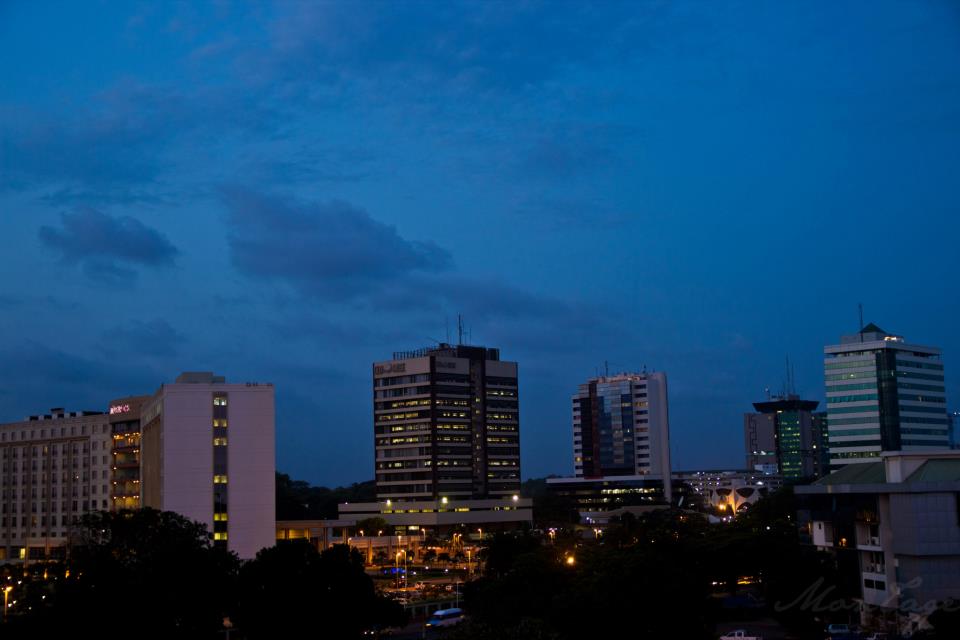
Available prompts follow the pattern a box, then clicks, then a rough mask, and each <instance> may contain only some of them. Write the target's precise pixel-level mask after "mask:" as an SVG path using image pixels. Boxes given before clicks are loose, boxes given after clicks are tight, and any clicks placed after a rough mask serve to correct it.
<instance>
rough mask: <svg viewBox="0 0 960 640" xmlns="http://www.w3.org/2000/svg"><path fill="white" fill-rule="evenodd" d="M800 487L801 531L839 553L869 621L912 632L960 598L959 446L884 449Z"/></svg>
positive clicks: (864, 621)
mask: <svg viewBox="0 0 960 640" xmlns="http://www.w3.org/2000/svg"><path fill="white" fill-rule="evenodd" d="M796 492H797V495H798V497H799V499H800V501H801V502H800V503H801V511H800V514H799V516H800V517H799V520H800V523H801V526H802V532H803V534H804V536H805V537H806V538H807V540H808V541H809V542H810V543H811V544H813V545H815V546H817V547H818V548H819V549H822V550H824V551H827V552H829V553H831V554H832V555H834V557H835V558H836V561H837V566H838V569H839V570H840V572H841V575H842V577H843V578H845V583H846V584H847V585H852V586H853V589H854V590H853V592H854V593H858V594H859V603H860V615H861V623H862V624H863V625H864V626H867V627H868V628H874V629H882V630H887V631H890V632H897V633H904V632H912V631H914V630H916V629H917V628H920V627H922V626H923V625H924V621H925V616H926V614H928V613H929V611H930V609H929V607H934V606H936V605H937V604H938V603H942V602H944V601H946V600H949V599H960V526H958V523H960V452H957V451H949V450H929V451H910V452H886V453H883V454H881V456H880V459H879V460H878V461H875V462H868V463H863V462H861V463H860V464H853V465H848V466H846V467H843V468H841V469H839V470H838V471H836V472H834V473H832V474H830V475H828V476H825V477H824V478H821V479H820V480H818V481H817V482H816V483H814V484H812V485H809V486H804V487H797V488H796Z"/></svg>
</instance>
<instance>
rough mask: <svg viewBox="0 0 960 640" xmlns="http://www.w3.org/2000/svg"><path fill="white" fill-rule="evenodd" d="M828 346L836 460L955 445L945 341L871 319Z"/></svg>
mask: <svg viewBox="0 0 960 640" xmlns="http://www.w3.org/2000/svg"><path fill="white" fill-rule="evenodd" d="M823 351H824V356H825V358H824V378H825V381H826V388H827V413H828V422H829V428H830V442H829V445H830V447H829V448H830V465H831V467H832V468H837V467H840V466H842V465H845V464H849V463H867V462H875V461H876V460H877V459H878V458H879V456H880V452H881V451H911V450H925V449H930V448H943V449H947V448H949V446H950V443H949V433H948V429H949V426H948V419H947V408H946V396H945V387H944V378H943V363H942V362H941V360H940V350H939V349H937V348H934V347H925V346H920V345H915V344H909V343H907V342H906V341H905V340H904V339H903V338H902V337H901V336H897V335H894V334H891V333H888V332H886V331H884V330H883V329H881V328H880V327H878V326H876V325H874V324H869V325H867V326H865V327H864V328H863V329H862V330H861V331H860V332H859V333H856V334H853V335H850V336H844V337H843V338H842V339H841V341H840V344H838V345H829V346H827V347H825V348H824V350H823Z"/></svg>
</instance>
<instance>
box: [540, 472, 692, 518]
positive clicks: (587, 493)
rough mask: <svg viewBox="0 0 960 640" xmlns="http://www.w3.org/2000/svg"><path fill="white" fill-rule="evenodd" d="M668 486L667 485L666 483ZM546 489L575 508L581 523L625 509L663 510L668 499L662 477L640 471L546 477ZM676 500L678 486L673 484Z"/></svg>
mask: <svg viewBox="0 0 960 640" xmlns="http://www.w3.org/2000/svg"><path fill="white" fill-rule="evenodd" d="M668 486H669V485H668ZM547 489H548V490H549V491H550V492H552V493H553V494H554V495H555V496H557V497H558V498H560V499H561V500H563V501H564V502H565V503H566V504H567V505H569V507H570V509H571V510H576V511H577V513H579V515H580V522H581V524H584V525H589V526H593V525H597V524H606V523H607V522H609V521H610V520H611V519H612V518H615V517H618V516H620V515H622V514H623V513H626V512H631V513H633V514H635V515H638V514H640V513H643V512H645V511H649V510H652V509H666V508H668V507H669V506H670V504H671V503H670V501H669V499H668V498H667V496H666V492H665V491H664V484H663V478H661V477H660V476H659V475H654V474H644V475H633V476H608V477H603V478H547ZM673 490H674V491H675V493H676V496H675V497H677V499H678V500H682V499H683V493H682V488H680V487H673Z"/></svg>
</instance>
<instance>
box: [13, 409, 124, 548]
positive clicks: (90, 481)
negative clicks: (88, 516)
mask: <svg viewBox="0 0 960 640" xmlns="http://www.w3.org/2000/svg"><path fill="white" fill-rule="evenodd" d="M111 446H112V438H111V433H110V424H109V417H108V415H107V414H105V413H103V412H98V411H80V412H67V411H65V410H64V409H61V408H55V409H51V410H50V413H47V414H42V415H35V416H30V417H28V418H26V419H25V420H23V421H21V422H13V423H8V424H0V561H27V562H29V561H31V560H43V559H47V558H60V557H63V544H64V543H65V542H66V538H67V532H68V530H69V527H70V526H71V524H73V523H74V522H76V521H77V520H79V519H80V518H81V517H82V516H83V515H84V514H85V513H89V512H92V511H100V510H107V509H109V508H110V502H111V494H110V483H111V480H110V477H111V467H112V455H111Z"/></svg>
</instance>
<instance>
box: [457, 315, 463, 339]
mask: <svg viewBox="0 0 960 640" xmlns="http://www.w3.org/2000/svg"><path fill="white" fill-rule="evenodd" d="M457 344H458V345H459V344H463V316H462V315H460V314H459V313H458V314H457Z"/></svg>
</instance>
